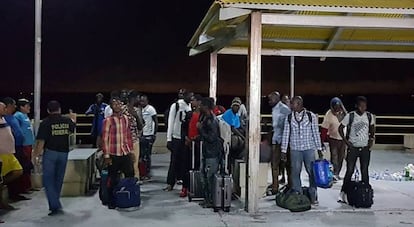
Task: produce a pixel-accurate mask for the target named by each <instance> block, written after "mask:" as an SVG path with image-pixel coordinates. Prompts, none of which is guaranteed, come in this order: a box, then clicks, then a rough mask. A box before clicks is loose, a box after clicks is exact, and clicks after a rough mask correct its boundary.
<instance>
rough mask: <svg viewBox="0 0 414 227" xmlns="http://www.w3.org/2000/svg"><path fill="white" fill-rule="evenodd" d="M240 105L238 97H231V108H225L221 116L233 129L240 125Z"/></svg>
mask: <svg viewBox="0 0 414 227" xmlns="http://www.w3.org/2000/svg"><path fill="white" fill-rule="evenodd" d="M240 105H241V100H240V99H237V98H235V99H233V101H232V102H231V109H229V110H226V112H224V114H223V117H222V118H223V120H224V121H225V122H226V123H227V124H229V125H230V126H232V127H233V128H235V129H238V128H240V127H241V121H240V115H239V110H240Z"/></svg>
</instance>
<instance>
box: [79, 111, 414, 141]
mask: <svg viewBox="0 0 414 227" xmlns="http://www.w3.org/2000/svg"><path fill="white" fill-rule="evenodd" d="M76 117H77V124H76V126H77V129H76V134H75V140H76V142H77V143H78V144H79V143H84V142H85V141H88V140H89V137H90V130H91V127H92V124H91V122H92V118H93V115H89V116H86V115H85V114H77V115H76ZM157 117H158V122H159V124H158V125H159V131H160V132H165V131H166V127H165V121H164V115H163V114H158V115H157ZM318 117H319V123H322V120H323V117H324V116H323V115H318ZM375 120H376V131H377V132H376V137H377V140H376V143H379V144H403V137H404V136H408V135H413V136H414V116H376V117H375ZM261 126H262V133H266V132H269V131H271V127H272V115H270V114H263V115H262V120H261Z"/></svg>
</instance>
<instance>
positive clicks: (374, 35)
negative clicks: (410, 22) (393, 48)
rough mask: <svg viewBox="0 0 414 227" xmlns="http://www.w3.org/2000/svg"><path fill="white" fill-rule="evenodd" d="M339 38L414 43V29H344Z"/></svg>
mask: <svg viewBox="0 0 414 227" xmlns="http://www.w3.org/2000/svg"><path fill="white" fill-rule="evenodd" d="M339 39H340V40H367V41H370V40H371V41H401V42H413V43H414V30H390V29H386V30H384V29H382V30H377V29H344V30H343V32H342V34H341V36H340V38H339Z"/></svg>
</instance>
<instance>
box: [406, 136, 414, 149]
mask: <svg viewBox="0 0 414 227" xmlns="http://www.w3.org/2000/svg"><path fill="white" fill-rule="evenodd" d="M404 147H405V148H407V149H408V150H414V135H405V136H404Z"/></svg>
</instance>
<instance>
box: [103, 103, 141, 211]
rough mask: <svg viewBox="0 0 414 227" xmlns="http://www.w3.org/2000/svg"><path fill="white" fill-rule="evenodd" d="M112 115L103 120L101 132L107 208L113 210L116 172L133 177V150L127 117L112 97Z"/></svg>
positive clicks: (120, 105) (116, 179) (120, 104)
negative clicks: (105, 174)
mask: <svg viewBox="0 0 414 227" xmlns="http://www.w3.org/2000/svg"><path fill="white" fill-rule="evenodd" d="M110 105H111V109H112V111H113V114H112V116H111V117H108V118H105V120H104V122H103V131H102V149H103V152H104V158H105V164H106V165H108V178H109V179H108V180H109V182H110V183H109V186H108V194H109V195H111V196H110V197H109V202H108V208H109V209H115V208H116V207H115V201H114V198H113V196H112V195H113V189H114V187H115V186H116V185H117V184H118V181H119V179H118V172H119V171H121V172H122V173H124V175H125V177H134V167H133V161H132V159H131V157H130V154H131V152H132V149H133V142H132V136H131V130H130V128H129V120H128V117H127V116H126V115H125V114H123V112H122V111H123V110H122V102H121V100H120V98H119V97H113V98H112V100H111V102H110Z"/></svg>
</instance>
